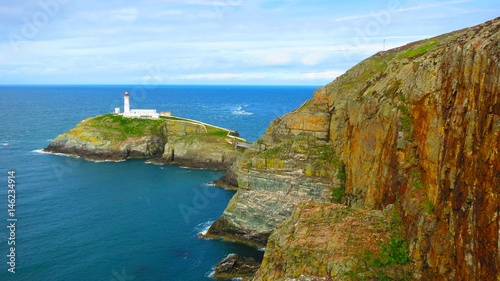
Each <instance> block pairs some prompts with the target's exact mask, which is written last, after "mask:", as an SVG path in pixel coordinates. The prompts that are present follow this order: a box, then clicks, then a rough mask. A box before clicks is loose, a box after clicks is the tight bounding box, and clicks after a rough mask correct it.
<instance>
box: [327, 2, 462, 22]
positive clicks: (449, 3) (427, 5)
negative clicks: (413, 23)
mask: <svg viewBox="0 0 500 281" xmlns="http://www.w3.org/2000/svg"><path fill="white" fill-rule="evenodd" d="M470 1H472V0H455V1H448V2H438V3H432V4H424V5H418V6H413V7H408V8H395V9H390V8H389V7H387V8H386V9H385V10H383V11H379V12H372V13H369V14H360V15H354V16H348V17H341V18H337V19H335V20H334V21H349V20H358V19H365V18H372V17H379V16H385V15H386V14H387V13H392V14H394V13H402V12H408V11H415V10H422V9H428V8H437V7H442V6H447V5H453V4H459V3H465V2H470ZM396 4H399V2H396Z"/></svg>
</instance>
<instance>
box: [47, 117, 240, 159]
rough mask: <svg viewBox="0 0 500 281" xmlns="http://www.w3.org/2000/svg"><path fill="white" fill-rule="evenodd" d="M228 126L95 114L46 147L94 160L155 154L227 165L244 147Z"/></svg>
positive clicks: (50, 150)
mask: <svg viewBox="0 0 500 281" xmlns="http://www.w3.org/2000/svg"><path fill="white" fill-rule="evenodd" d="M229 132H231V131H229V130H225V129H222V128H217V127H213V126H210V125H207V124H203V123H199V122H194V121H191V120H186V119H182V118H177V117H165V118H160V119H149V118H124V117H122V116H120V115H114V114H106V115H100V116H96V117H90V118H87V119H85V120H83V121H82V122H80V123H79V124H78V125H77V126H76V127H75V128H73V129H71V130H70V131H69V132H67V133H64V134H62V135H59V136H58V137H57V138H55V139H54V140H53V141H52V142H51V143H50V144H49V146H48V147H47V148H46V149H45V151H49V152H58V153H66V154H72V155H78V156H80V157H84V158H87V159H91V160H120V159H126V158H154V160H153V161H154V162H157V163H170V164H180V165H186V166H189V167H196V168H199V167H203V168H215V169H226V168H227V167H229V166H230V165H231V164H232V163H233V162H234V161H235V160H236V157H237V156H238V155H239V154H240V153H241V151H239V150H236V149H235V148H234V147H233V146H232V145H231V137H228V133H229Z"/></svg>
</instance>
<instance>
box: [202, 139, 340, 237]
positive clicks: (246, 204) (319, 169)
mask: <svg viewBox="0 0 500 281" xmlns="http://www.w3.org/2000/svg"><path fill="white" fill-rule="evenodd" d="M315 133H316V132H313V134H315ZM260 144H262V143H261V142H259V143H254V144H253V145H252V147H250V148H249V149H248V150H247V152H246V153H244V154H243V155H242V156H241V157H239V158H238V160H237V161H236V162H235V164H234V165H233V167H232V169H234V170H236V173H237V174H238V176H237V182H238V186H239V189H238V191H237V193H236V194H235V195H234V197H233V199H232V200H231V202H229V205H228V207H227V208H226V210H225V211H224V213H223V215H222V216H221V218H220V219H219V220H217V221H216V222H214V224H213V225H212V226H211V227H210V229H209V231H208V235H213V236H220V237H224V238H226V239H228V240H235V241H242V242H246V243H249V244H254V245H258V246H263V245H265V244H266V241H267V238H268V237H269V235H270V234H271V232H272V231H273V229H274V228H275V227H276V225H278V224H280V223H281V222H283V221H284V220H285V219H286V218H287V217H288V216H289V215H290V214H291V213H292V212H293V210H294V209H295V207H296V206H297V204H298V203H300V202H302V201H304V200H309V199H311V198H312V199H315V200H318V201H330V200H331V190H332V189H333V188H338V186H339V181H338V179H337V178H336V176H335V175H336V172H337V169H338V167H339V162H338V160H337V158H336V157H335V155H334V154H333V152H332V151H331V150H329V148H328V143H326V142H324V141H321V140H315V139H312V138H311V137H310V136H309V137H308V136H304V135H302V136H297V137H294V138H293V139H292V140H290V141H286V142H280V143H278V144H277V145H274V146H272V148H269V149H267V150H260Z"/></svg>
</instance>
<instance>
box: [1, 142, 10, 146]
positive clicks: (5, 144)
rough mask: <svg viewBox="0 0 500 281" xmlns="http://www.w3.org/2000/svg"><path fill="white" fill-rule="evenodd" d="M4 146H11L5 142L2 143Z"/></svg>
mask: <svg viewBox="0 0 500 281" xmlns="http://www.w3.org/2000/svg"><path fill="white" fill-rule="evenodd" d="M2 145H3V146H8V145H10V144H8V143H6V142H4V143H2Z"/></svg>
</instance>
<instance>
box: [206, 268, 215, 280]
mask: <svg viewBox="0 0 500 281" xmlns="http://www.w3.org/2000/svg"><path fill="white" fill-rule="evenodd" d="M214 274H215V267H213V268H212V271H210V272H207V273H206V274H205V277H208V278H214Z"/></svg>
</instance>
